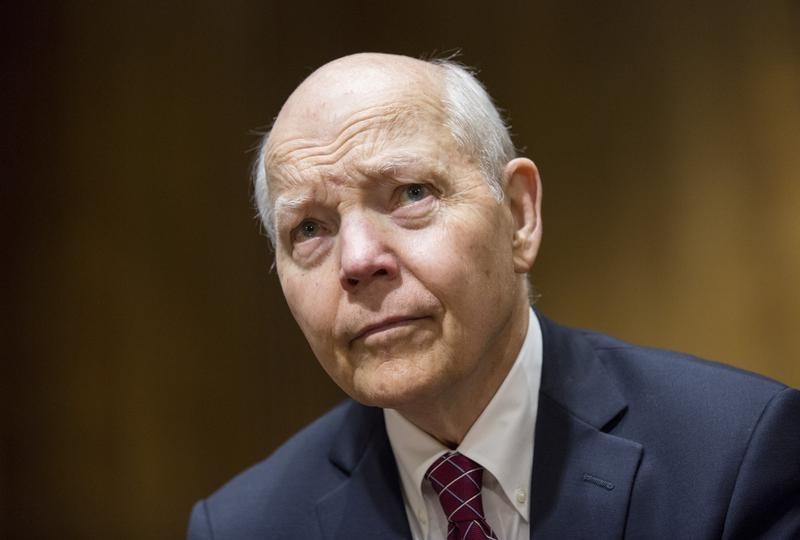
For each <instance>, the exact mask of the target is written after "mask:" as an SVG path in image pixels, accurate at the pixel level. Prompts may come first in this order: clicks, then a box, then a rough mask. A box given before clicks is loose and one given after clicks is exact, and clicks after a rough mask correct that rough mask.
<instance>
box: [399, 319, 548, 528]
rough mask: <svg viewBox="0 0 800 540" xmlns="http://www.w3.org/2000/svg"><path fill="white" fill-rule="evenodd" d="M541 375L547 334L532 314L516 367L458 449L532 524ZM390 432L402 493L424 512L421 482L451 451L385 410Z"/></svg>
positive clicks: (412, 505) (400, 416)
mask: <svg viewBox="0 0 800 540" xmlns="http://www.w3.org/2000/svg"><path fill="white" fill-rule="evenodd" d="M541 373H542V332H541V328H540V326H539V321H538V319H537V318H536V314H535V313H534V312H533V310H532V309H531V310H530V313H529V317H528V331H527V334H526V335H525V340H524V341H523V343H522V347H521V348H520V351H519V354H518V355H517V359H516V360H515V361H514V365H513V366H512V367H511V369H510V370H509V372H508V375H506V378H505V379H504V380H503V382H502V384H501V385H500V387H499V388H498V389H497V392H496V393H495V395H494V396H493V397H492V399H491V401H490V402H489V404H488V405H487V406H486V408H485V409H484V410H483V412H482V413H481V415H480V416H479V417H478V419H477V420H476V421H475V423H474V424H473V425H472V427H471V428H470V429H469V431H468V432H467V434H466V436H465V437H464V440H463V441H462V442H461V444H460V445H459V446H458V448H457V449H456V450H457V451H458V452H460V453H462V454H464V455H465V456H467V457H469V458H470V459H472V460H474V461H476V462H478V463H480V464H481V465H482V466H483V467H484V469H486V470H487V471H489V472H490V473H491V474H492V475H493V476H494V477H495V479H497V481H498V483H499V485H500V487H501V488H502V490H503V493H505V495H506V497H507V499H508V501H509V503H510V504H511V505H512V506H513V507H514V508H515V509H516V510H517V512H519V513H520V515H521V516H522V517H523V518H524V519H525V520H526V521H529V518H530V516H529V509H530V505H529V504H528V501H529V500H530V488H531V485H530V483H531V470H532V467H533V438H534V432H535V428H536V412H537V405H538V397H539V383H540V380H541ZM384 416H385V419H386V431H387V433H388V435H389V441H390V443H391V445H392V450H393V452H394V455H395V459H396V460H397V464H398V470H399V472H400V480H401V483H402V486H403V493H404V495H405V497H406V500H407V502H408V503H409V504H410V506H411V507H412V508H421V507H423V505H424V503H423V498H422V480H423V478H424V476H425V473H426V472H427V470H428V468H429V467H430V466H431V465H432V464H433V462H434V461H436V459H438V458H439V456H441V455H442V454H444V453H445V452H447V451H448V450H449V449H448V448H447V447H445V446H444V445H443V444H441V443H440V442H439V441H437V440H436V439H434V438H433V437H431V436H430V435H428V434H427V433H425V432H424V431H422V430H421V429H419V428H418V427H417V426H415V425H414V424H412V423H411V422H409V421H408V420H406V419H405V418H404V417H403V416H402V415H400V413H398V412H397V411H396V410H394V409H384Z"/></svg>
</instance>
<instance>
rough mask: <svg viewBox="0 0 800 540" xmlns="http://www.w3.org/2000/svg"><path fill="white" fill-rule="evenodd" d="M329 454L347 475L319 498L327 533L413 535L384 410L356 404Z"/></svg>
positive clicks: (319, 514) (332, 536) (320, 515)
mask: <svg viewBox="0 0 800 540" xmlns="http://www.w3.org/2000/svg"><path fill="white" fill-rule="evenodd" d="M330 459H331V461H332V462H333V464H334V465H336V466H337V467H338V468H340V469H341V470H342V471H343V472H344V474H345V478H344V480H343V481H342V483H341V484H339V485H338V486H336V487H335V488H334V489H333V490H331V491H330V492H329V493H328V494H327V495H325V496H324V497H322V498H321V499H320V500H319V501H318V503H317V517H318V519H319V522H320V528H321V530H322V537H323V538H326V539H331V540H333V539H341V540H344V539H348V540H350V539H353V538H382V539H383V538H386V539H390V540H391V539H398V540H399V539H410V538H411V532H410V530H409V528H408V519H407V517H406V512H405V506H404V504H403V498H402V492H401V487H400V480H399V478H398V473H397V464H396V462H395V460H394V455H393V454H392V449H391V445H390V444H389V438H388V437H387V436H386V428H385V427H384V423H383V412H382V411H381V410H380V409H375V408H370V407H364V406H362V405H359V404H356V403H353V404H352V405H351V410H350V411H349V413H348V415H346V417H345V421H344V422H343V424H342V433H341V435H340V436H339V438H338V440H337V443H336V445H335V446H334V447H333V449H332V450H331V454H330Z"/></svg>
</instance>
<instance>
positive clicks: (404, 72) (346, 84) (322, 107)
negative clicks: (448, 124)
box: [267, 53, 444, 147]
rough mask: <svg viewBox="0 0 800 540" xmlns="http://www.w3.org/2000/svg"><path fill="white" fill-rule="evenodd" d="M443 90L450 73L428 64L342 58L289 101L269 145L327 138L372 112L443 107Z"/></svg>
mask: <svg viewBox="0 0 800 540" xmlns="http://www.w3.org/2000/svg"><path fill="white" fill-rule="evenodd" d="M443 88H444V70H443V69H442V68H441V67H439V66H436V65H434V64H430V63H428V62H423V61H421V60H416V59H413V58H408V57H406V56H397V55H390V54H377V53H362V54H355V55H352V56H346V57H344V58H339V59H337V60H334V61H332V62H330V63H328V64H325V65H324V66H322V67H321V68H319V69H318V70H316V71H315V72H314V73H312V74H311V75H310V76H309V77H308V78H306V80H304V81H303V82H302V83H301V84H300V86H298V87H297V89H296V90H295V91H294V92H293V93H292V95H291V96H289V99H288V100H286V103H285V104H284V105H283V107H282V108H281V111H280V113H279V114H278V116H277V118H276V120H275V123H274V125H273V128H272V131H271V135H270V137H269V139H268V141H267V145H268V146H269V147H273V146H275V145H276V144H280V142H281V141H282V140H284V139H286V138H289V137H292V136H294V135H296V134H302V135H303V136H305V137H308V136H320V137H324V136H325V135H326V134H327V131H328V129H329V128H331V127H333V128H334V129H335V128H337V127H338V126H340V125H341V124H342V123H343V122H347V119H348V118H350V117H352V116H353V115H357V114H358V112H359V111H362V110H364V109H367V108H370V107H376V106H386V107H392V106H394V107H401V106H404V105H405V106H407V107H410V108H413V106H414V103H415V102H419V103H420V104H422V103H424V102H429V103H433V104H435V105H439V106H441V103H442V97H443V96H442V91H443Z"/></svg>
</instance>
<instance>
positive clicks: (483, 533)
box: [425, 452, 497, 540]
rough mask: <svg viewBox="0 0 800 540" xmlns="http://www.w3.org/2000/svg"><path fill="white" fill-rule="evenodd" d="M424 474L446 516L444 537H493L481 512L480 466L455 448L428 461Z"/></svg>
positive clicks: (483, 539) (471, 539)
mask: <svg viewBox="0 0 800 540" xmlns="http://www.w3.org/2000/svg"><path fill="white" fill-rule="evenodd" d="M425 478H427V479H428V480H430V481H431V485H432V486H433V489H434V491H436V494H437V495H439V503H440V504H441V505H442V510H444V515H445V517H447V523H448V525H447V540H488V539H491V540H497V535H496V534H495V533H494V531H493V530H492V528H491V527H490V526H489V524H488V523H486V518H485V517H484V515H483V501H482V499H481V484H482V482H483V467H481V466H480V465H478V464H477V463H475V462H474V461H472V460H471V459H469V458H468V457H467V456H463V455H461V454H459V453H458V452H448V453H447V454H445V455H443V456H442V457H440V458H439V459H437V460H436V461H435V462H434V463H433V465H431V468H430V469H428V472H427V473H425Z"/></svg>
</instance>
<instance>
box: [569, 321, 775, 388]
mask: <svg viewBox="0 0 800 540" xmlns="http://www.w3.org/2000/svg"><path fill="white" fill-rule="evenodd" d="M578 332H579V333H580V334H581V336H582V337H583V338H584V339H586V340H587V341H589V343H591V345H592V348H593V349H594V350H595V352H596V353H597V355H598V356H599V357H600V359H601V360H602V361H603V364H604V366H605V367H606V368H607V369H609V370H611V371H612V372H615V373H616V374H618V375H620V376H622V377H623V379H626V380H627V379H635V381H636V382H638V383H647V382H648V381H652V383H653V384H666V385H667V386H669V387H670V390H671V391H675V390H676V389H679V388H684V389H686V391H698V390H702V391H704V392H705V393H708V392H710V393H711V394H712V395H713V394H714V393H715V389H718V390H719V391H720V392H721V393H722V394H723V396H721V397H725V396H728V395H732V394H731V393H732V392H735V395H737V396H739V399H741V398H742V397H744V396H749V397H752V398H755V399H758V400H759V401H760V400H764V399H766V400H769V399H770V398H771V397H772V396H773V395H774V394H776V393H777V392H780V391H782V390H784V389H786V388H787V387H786V385H785V384H782V383H780V382H778V381H775V380H773V379H770V378H768V377H765V376H763V375H760V374H758V373H753V372H750V371H746V370H744V369H740V368H737V367H734V366H731V365H728V364H724V363H720V362H716V361H712V360H706V359H703V358H698V357H696V356H693V355H691V354H686V353H681V352H675V351H669V350H665V349H657V348H652V347H643V346H639V345H633V344H631V343H627V342H625V341H622V340H619V339H617V338H614V337H610V336H607V335H604V334H600V333H597V332H591V331H586V330H579V331H578ZM741 392H744V393H745V394H744V396H742V395H741Z"/></svg>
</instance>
